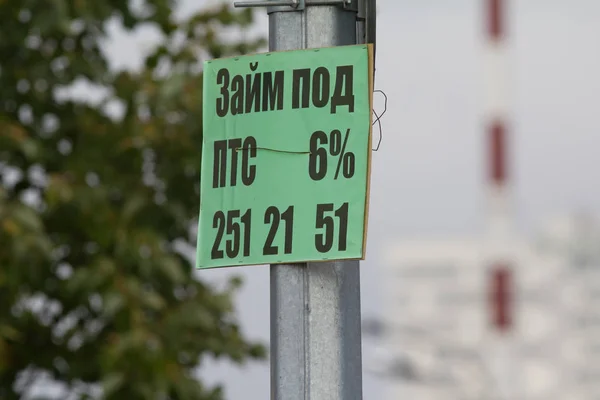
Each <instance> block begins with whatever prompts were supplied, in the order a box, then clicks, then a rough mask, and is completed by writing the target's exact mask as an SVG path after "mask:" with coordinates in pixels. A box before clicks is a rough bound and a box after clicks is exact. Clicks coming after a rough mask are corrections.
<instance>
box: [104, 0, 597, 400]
mask: <svg viewBox="0 0 600 400" xmlns="http://www.w3.org/2000/svg"><path fill="white" fill-rule="evenodd" d="M208 3H209V2H203V1H201V0H182V8H181V10H180V11H181V12H182V13H188V12H190V11H192V10H195V9H198V8H201V7H203V6H205V5H206V4H208ZM211 3H214V2H211ZM482 4H483V1H481V0H379V1H378V9H379V20H378V36H377V39H378V43H377V74H376V89H382V90H384V91H385V92H386V93H387V95H388V98H389V103H388V113H387V114H386V116H385V117H384V119H383V135H384V137H383V142H382V145H381V149H380V151H379V152H377V153H374V154H373V166H372V187H371V210H370V221H369V237H368V248H367V260H366V261H365V262H363V263H362V265H361V268H362V282H361V284H362V305H363V316H369V315H380V313H379V312H378V309H379V306H380V304H381V302H382V301H384V299H383V298H381V297H380V296H379V292H380V289H379V287H380V286H379V285H380V281H381V279H383V277H382V275H381V273H380V271H381V268H380V266H379V265H378V262H379V257H378V254H379V253H380V252H381V250H382V249H383V248H384V246H385V245H389V244H390V243H392V242H393V240H401V239H403V238H408V237H427V236H440V235H453V234H461V235H476V234H477V233H478V232H479V231H480V230H481V227H482V222H483V218H482V212H483V205H484V203H483V201H484V197H483V195H484V192H483V182H484V155H485V154H484V152H483V149H484V143H483V129H482V123H483V119H482V117H483V116H482V104H481V100H482V98H483V92H482V85H481V82H482V73H483V70H482V67H483V63H482V61H483V60H482V55H483V53H482V49H483V46H484V41H483V39H484V36H483V27H484V24H483V20H482V18H481V17H482V10H481V8H480V7H481V5H482ZM512 4H513V6H512V7H511V16H510V20H509V29H510V38H509V40H510V42H509V43H510V46H511V49H510V51H511V59H510V67H511V80H510V85H511V88H510V90H511V91H510V93H511V102H510V106H511V116H510V121H509V123H510V134H511V152H512V154H511V167H510V168H511V173H512V175H511V177H510V179H512V182H511V183H512V185H513V189H514V193H513V198H514V205H515V219H516V223H517V225H518V227H519V228H520V229H521V230H522V231H523V232H529V231H531V230H532V229H534V228H536V227H537V226H539V225H540V224H543V223H545V222H546V221H547V220H548V219H550V218H552V217H554V216H556V215H562V214H565V213H570V212H575V211H580V210H588V211H592V212H594V213H596V214H597V215H598V214H600V157H599V155H600V76H599V75H600V23H599V22H598V21H600V1H598V0H512ZM256 30H257V31H258V32H262V33H263V34H264V35H266V34H267V18H266V15H263V16H262V17H261V18H260V19H259V21H258V26H257V28H256ZM149 35H150V33H148V32H146V33H143V34H141V35H137V36H136V37H133V38H123V37H122V36H121V35H118V37H117V38H116V40H114V41H113V42H111V43H110V44H109V45H108V49H109V51H110V54H111V57H113V60H114V61H115V65H119V66H135V65H136V64H137V63H138V62H139V59H138V57H137V54H139V49H140V48H143V47H144V46H145V43H148V42H149V41H151V39H152V38H151V36H149ZM379 100H380V99H378V98H376V101H375V105H376V107H379V108H380V107H381V104H382V102H380V101H379ZM231 273H236V274H242V275H243V276H244V277H245V286H244V289H243V290H242V292H241V294H240V296H239V297H238V298H237V305H238V311H239V314H240V319H241V321H242V325H243V329H244V331H245V332H246V334H247V335H248V336H249V337H251V338H258V339H262V340H264V341H265V342H268V340H269V269H268V267H266V266H260V267H245V268H236V269H225V270H210V271H202V272H201V273H200V276H202V277H203V278H205V279H209V280H213V281H216V282H218V281H222V280H223V279H224V278H225V277H226V276H227V275H229V274H231ZM369 352H370V348H369V347H368V346H366V347H365V348H364V352H363V353H364V356H365V359H368V357H369ZM203 376H205V377H206V379H208V380H209V381H211V382H215V381H224V382H225V383H226V393H227V395H228V398H229V399H230V400H247V399H249V398H251V399H260V400H262V399H268V398H269V396H270V394H269V368H268V363H265V364H264V365H254V364H252V365H249V366H248V367H247V368H245V369H238V368H231V367H229V366H227V365H218V366H214V365H213V364H210V365H208V366H207V367H206V368H204V370H203ZM363 382H364V398H365V399H379V398H381V396H382V392H381V387H382V385H384V383H383V382H382V381H380V380H378V379H377V378H375V377H372V376H370V375H369V374H367V373H365V375H364V381H363Z"/></svg>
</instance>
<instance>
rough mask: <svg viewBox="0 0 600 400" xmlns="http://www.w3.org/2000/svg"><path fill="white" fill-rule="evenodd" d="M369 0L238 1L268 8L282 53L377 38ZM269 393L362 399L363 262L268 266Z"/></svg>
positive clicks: (287, 399)
mask: <svg viewBox="0 0 600 400" xmlns="http://www.w3.org/2000/svg"><path fill="white" fill-rule="evenodd" d="M366 2H369V6H370V7H369V9H373V8H374V7H373V6H374V1H373V0H267V1H244V2H239V3H236V6H238V7H253V6H268V9H267V12H268V13H269V50H270V51H284V50H298V49H307V48H319V47H332V46H343V45H352V44H357V43H364V41H365V37H369V34H368V32H372V33H371V37H373V36H374V26H373V24H372V23H371V25H370V26H368V25H369V24H367V22H366V21H367V18H366V17H365V13H367V12H368V11H367V4H366ZM359 10H360V11H361V12H360V13H359ZM271 399H272V400H308V399H311V400H361V399H362V358H361V320H360V271H359V262H358V261H343V262H342V261H339V262H321V263H308V264H283V265H271Z"/></svg>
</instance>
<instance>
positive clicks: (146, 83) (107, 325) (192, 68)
mask: <svg viewBox="0 0 600 400" xmlns="http://www.w3.org/2000/svg"><path fill="white" fill-rule="evenodd" d="M137 3H138V4H137V5H135V6H134V5H133V3H129V2H127V1H124V0H104V1H98V0H37V1H34V0H4V1H0V57H1V58H0V88H1V89H0V398H2V399H3V400H10V399H19V398H28V397H27V396H26V392H27V390H28V389H29V388H30V387H31V385H32V383H34V382H35V381H36V380H37V379H39V378H40V377H41V376H47V377H49V378H51V379H52V380H53V381H54V382H55V383H56V384H57V385H60V387H61V388H62V394H61V395H60V396H59V397H58V398H61V399H67V398H68V399H83V398H94V397H96V395H98V393H100V394H101V395H102V398H106V399H127V400H136V399H153V400H154V399H173V400H175V399H177V400H179V399H181V400H183V399H194V400H196V399H202V400H204V399H221V398H222V393H221V391H220V388H208V387H206V386H204V385H203V384H202V382H200V381H199V380H197V379H196V378H195V377H194V371H195V370H196V368H197V367H198V366H199V365H200V363H201V359H202V357H204V356H206V355H214V356H216V357H227V358H230V359H232V360H234V361H235V362H240V363H241V362H243V361H244V360H247V359H253V358H254V359H257V358H258V359H260V358H263V357H264V353H265V349H264V348H263V346H262V345H261V344H258V343H253V342H250V341H248V340H247V339H245V338H244V337H243V335H242V334H241V332H240V327H239V324H238V322H237V320H236V317H235V313H234V310H233V308H232V303H231V296H232V294H233V293H234V291H235V289H236V288H237V287H238V286H239V284H240V282H239V281H238V280H232V282H231V284H230V285H229V287H227V288H225V289H223V290H217V289H215V288H213V287H211V286H210V285H208V284H206V283H203V282H202V281H200V280H197V279H196V278H195V277H194V276H195V275H194V268H193V263H192V261H191V260H190V259H189V258H188V257H186V256H185V254H183V253H182V251H181V250H180V245H181V244H188V245H190V246H192V247H195V223H196V221H197V213H198V208H199V181H200V174H199V165H200V160H199V155H200V150H201V138H202V128H201V127H202V113H201V110H202V73H201V68H200V66H201V63H200V61H201V60H202V59H206V58H217V57H223V56H228V55H235V54H243V53H247V52H252V51H256V50H257V49H259V48H260V47H261V46H262V45H263V41H262V40H257V41H250V40H243V41H227V40H226V39H225V36H226V35H224V34H223V31H224V30H226V29H227V28H229V27H242V28H244V27H247V26H249V25H250V24H251V23H252V14H251V12H250V11H241V12H240V11H234V10H231V9H230V8H229V7H227V6H222V7H217V8H214V9H210V10H205V11H203V12H200V13H198V14H197V15H193V16H191V17H190V18H188V19H185V20H176V19H175V17H174V13H173V9H174V7H175V2H174V0H141V1H138V2H137ZM108 21H118V22H119V23H120V24H121V25H122V26H124V27H125V28H127V29H130V30H133V29H135V28H138V27H139V26H141V25H143V24H151V25H154V26H155V27H156V28H157V29H159V30H160V32H161V34H162V35H163V41H162V43H161V44H160V45H159V46H157V47H156V48H155V49H154V50H153V51H152V52H151V53H150V54H149V55H148V56H147V57H146V58H145V60H144V67H143V68H142V69H141V70H140V71H138V72H135V73H134V72H128V71H113V70H111V69H110V68H109V63H108V59H107V55H106V54H104V52H103V50H102V48H101V43H102V41H103V40H105V38H106V35H107V34H106V24H107V22H108ZM81 81H83V82H85V83H87V84H88V85H89V86H93V87H99V88H102V89H103V92H104V93H106V95H105V96H104V98H103V101H102V102H101V103H100V104H90V103H89V102H82V101H78V100H75V99H72V98H68V97H65V96H61V92H64V88H66V87H69V86H71V85H73V84H74V83H76V82H81ZM107 107H109V108H110V109H112V110H117V111H118V112H113V113H109V112H108V111H107ZM38 395H39V396H38V398H40V399H42V398H43V399H47V398H51V397H50V396H49V394H48V393H44V391H42V392H38Z"/></svg>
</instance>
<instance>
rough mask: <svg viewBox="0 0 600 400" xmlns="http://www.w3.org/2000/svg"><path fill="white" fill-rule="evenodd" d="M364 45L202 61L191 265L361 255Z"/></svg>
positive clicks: (366, 117) (367, 131) (368, 64)
mask: <svg viewBox="0 0 600 400" xmlns="http://www.w3.org/2000/svg"><path fill="white" fill-rule="evenodd" d="M372 68H373V67H372V50H371V46H370V45H353V46H340V47H331V48H320V49H308V50H296V51H286V52H272V53H264V54H254V55H249V56H240V57H232V58H225V59H217V60H212V61H207V62H205V64H204V89H203V90H204V93H203V98H204V100H203V101H204V105H203V135H204V137H203V147H202V166H201V181H200V217H199V222H198V245H197V258H196V265H197V267H198V268H213V267H225V266H236V265H253V264H276V263H292V262H308V261H323V260H342V259H363V258H364V254H365V241H366V240H365V238H366V224H367V210H368V197H369V173H370V155H371V122H372V117H371V115H372V114H371V113H372V93H373V88H372V80H373V77H372Z"/></svg>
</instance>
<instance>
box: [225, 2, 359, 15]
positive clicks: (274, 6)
mask: <svg viewBox="0 0 600 400" xmlns="http://www.w3.org/2000/svg"><path fill="white" fill-rule="evenodd" d="M233 6H234V7H239V8H244V7H268V10H267V12H268V13H269V14H270V13H272V12H285V11H304V9H305V8H306V7H307V6H342V7H343V8H347V9H350V10H353V11H357V9H358V8H357V2H356V0H257V1H235V2H234V3H233Z"/></svg>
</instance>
